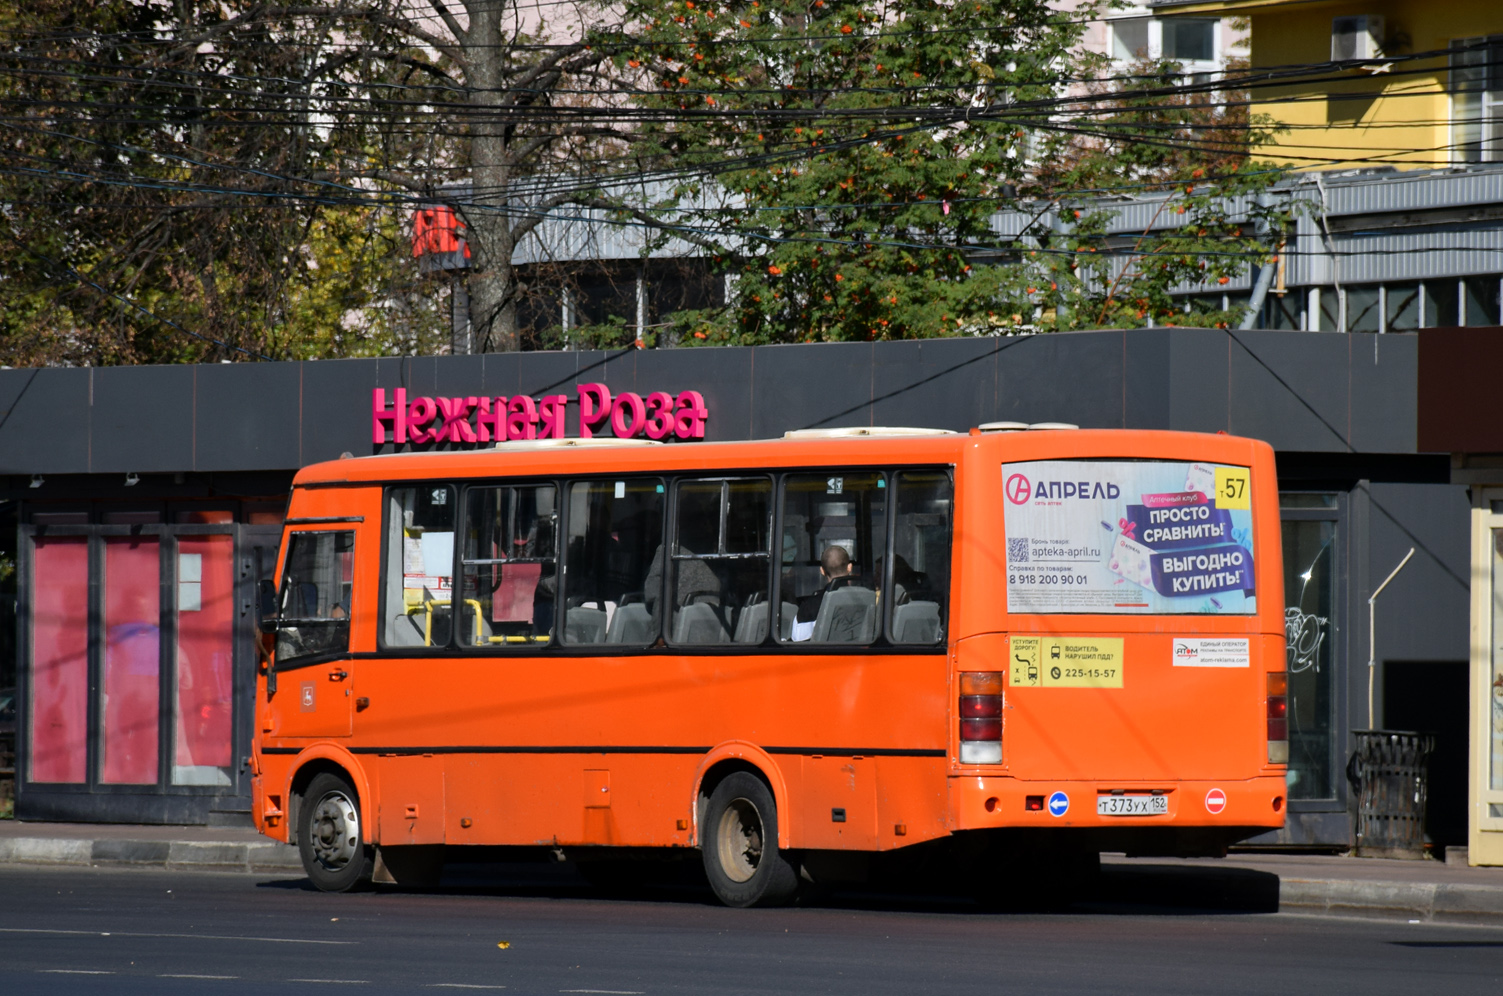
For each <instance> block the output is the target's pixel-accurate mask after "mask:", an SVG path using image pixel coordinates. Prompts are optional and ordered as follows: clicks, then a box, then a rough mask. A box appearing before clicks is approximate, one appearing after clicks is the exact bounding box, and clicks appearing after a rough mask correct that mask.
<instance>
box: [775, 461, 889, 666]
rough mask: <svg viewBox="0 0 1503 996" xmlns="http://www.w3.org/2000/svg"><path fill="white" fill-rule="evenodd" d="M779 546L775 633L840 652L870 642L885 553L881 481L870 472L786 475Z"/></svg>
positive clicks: (873, 636)
mask: <svg viewBox="0 0 1503 996" xmlns="http://www.w3.org/2000/svg"><path fill="white" fill-rule="evenodd" d="M782 545H783V554H782V565H783V576H782V601H783V603H785V604H783V605H781V606H780V614H781V615H782V616H783V617H784V618H785V621H783V622H782V623H780V625H782V626H784V627H786V629H787V631H788V633H789V638H790V639H792V640H794V641H796V642H802V641H810V642H812V643H845V644H867V643H871V642H872V641H873V640H874V639H876V636H877V631H878V613H877V589H878V586H879V584H880V581H881V573H880V571H881V570H882V566H883V564H882V560H883V558H884V557H885V556H886V553H887V549H886V547H887V479H886V477H885V476H884V475H883V474H879V473H872V472H869V471H868V472H850V471H830V472H828V473H822V474H790V475H788V477H787V478H786V479H785V481H784V484H783V537H782ZM790 609H792V611H793V616H794V619H793V622H792V624H791V625H789V624H788V623H787V622H786V616H787V614H788V612H789V610H790Z"/></svg>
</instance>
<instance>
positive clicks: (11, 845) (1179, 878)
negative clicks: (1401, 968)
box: [0, 820, 1503, 925]
mask: <svg viewBox="0 0 1503 996" xmlns="http://www.w3.org/2000/svg"><path fill="white" fill-rule="evenodd" d="M0 864H33V865H75V866H101V867H105V866H112V867H143V868H151V867H156V868H167V869H171V870H177V871H218V872H224V871H234V872H247V873H254V874H262V875H289V876H300V875H301V874H302V865H301V863H300V862H299V860H298V855H297V850H296V849H295V848H293V847H290V846H288V845H286V844H281V843H277V842H276V841H272V840H268V839H267V838H265V837H262V836H261V835H260V834H258V833H256V832H255V831H254V830H250V829H244V828H238V827H182V826H134V825H131V826H126V825H113V824H82V823H23V822H18V821H15V820H4V821H0ZM1102 866H1103V879H1102V889H1101V893H1102V894H1101V897H1100V898H1101V899H1103V900H1105V901H1108V902H1113V903H1116V902H1122V901H1130V902H1134V903H1140V904H1143V905H1147V906H1154V905H1183V906H1191V907H1203V908H1205V907H1211V908H1228V909H1243V910H1249V911H1268V912H1271V911H1274V910H1278V911H1284V912H1307V913H1318V914H1348V915H1366V916H1383V917H1393V918H1403V919H1409V920H1420V921H1435V922H1448V923H1465V922H1472V923H1489V924H1494V925H1503V868H1469V867H1466V866H1465V865H1464V864H1447V863H1444V862H1441V861H1434V860H1425V861H1395V860H1387V859H1376V858H1353V857H1339V856H1329V855H1301V854H1247V853H1237V854H1233V855H1231V856H1229V857H1226V858H1186V859H1173V858H1125V857H1122V856H1120V855H1104V856H1103V858H1102Z"/></svg>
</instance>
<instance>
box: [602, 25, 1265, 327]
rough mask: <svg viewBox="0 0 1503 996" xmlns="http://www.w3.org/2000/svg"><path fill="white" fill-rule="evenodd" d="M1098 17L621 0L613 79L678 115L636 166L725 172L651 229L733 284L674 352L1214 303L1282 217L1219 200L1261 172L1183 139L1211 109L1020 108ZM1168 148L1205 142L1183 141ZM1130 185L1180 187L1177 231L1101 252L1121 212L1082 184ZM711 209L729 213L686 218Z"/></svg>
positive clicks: (1234, 141) (1085, 318) (1105, 99)
mask: <svg viewBox="0 0 1503 996" xmlns="http://www.w3.org/2000/svg"><path fill="white" fill-rule="evenodd" d="M1098 10H1099V6H1098V5H1087V6H1085V7H1082V8H1079V9H1077V10H1075V11H1073V12H1072V14H1071V15H1070V16H1062V15H1060V14H1059V13H1058V12H1056V11H1055V10H1053V9H1051V7H1050V6H1049V5H1048V4H1046V3H1043V2H1035V0H979V2H978V0H945V2H935V0H902V2H895V3H883V2H879V0H769V2H766V3H763V2H760V0H750V2H742V0H732V2H729V3H718V2H697V0H634V2H632V3H629V4H628V11H629V13H630V15H631V16H632V17H633V18H634V19H636V20H637V21H639V22H640V23H641V25H642V29H641V32H640V44H638V45H637V46H635V47H634V48H632V49H631V50H629V51H626V52H623V53H622V54H621V55H620V57H619V59H618V64H619V65H620V66H621V67H622V68H623V69H624V70H635V71H637V72H639V73H641V74H642V79H641V83H642V86H643V88H644V89H645V90H647V91H648V93H649V95H648V96H646V97H644V98H643V103H645V104H646V105H647V106H648V107H649V108H652V109H654V110H657V111H659V112H673V111H677V112H678V114H677V116H675V118H674V120H672V121H671V122H670V123H666V124H660V125H658V126H656V127H652V128H649V129H647V130H646V132H645V133H644V136H643V141H642V143H641V145H640V146H639V153H640V154H641V155H642V156H643V157H644V158H648V159H654V158H655V159H657V160H659V161H662V162H672V163H674V164H677V165H682V166H687V167H691V168H693V167H697V168H699V169H702V170H704V171H705V172H706V173H708V174H711V175H713V176H714V177H715V178H716V180H714V181H692V182H685V183H682V184H680V185H679V187H678V188H677V190H676V191H675V194H676V198H675V199H674V200H673V201H672V206H673V207H676V208H678V209H679V210H680V211H682V212H683V213H682V214H670V213H669V212H668V211H667V210H660V211H659V213H658V215H657V217H659V218H660V219H662V220H671V221H672V222H673V223H675V224H682V225H684V226H685V228H687V230H688V237H697V239H698V241H700V242H701V244H703V245H705V246H706V248H707V249H708V251H709V252H710V253H712V255H713V256H714V258H715V260H716V262H717V264H719V265H720V266H721V267H722V268H723V270H724V272H726V273H729V274H731V275H732V276H733V277H734V278H735V282H736V293H735V294H734V296H733V298H732V300H731V301H730V302H729V303H728V305H727V307H725V308H724V309H711V310H704V311H699V312H694V313H686V314H682V315H680V316H678V317H679V328H677V329H676V330H674V332H675V333H676V335H678V336H679V337H680V338H681V340H682V341H683V342H684V343H686V344H695V343H704V344H715V343H766V342H798V341H862V340H871V339H892V338H925V337H932V336H944V335H963V334H969V335H978V334H997V333H1003V332H1010V331H1017V330H1024V329H1028V330H1037V331H1049V330H1053V329H1058V328H1093V327H1100V326H1102V325H1128V326H1131V325H1137V324H1143V323H1144V322H1146V321H1151V320H1157V321H1162V320H1163V319H1164V318H1165V316H1166V315H1169V314H1170V313H1171V312H1170V304H1169V289H1170V288H1171V287H1173V286H1174V285H1176V284H1178V283H1181V282H1184V281H1187V280H1189V281H1192V282H1196V281H1209V282H1211V286H1212V287H1214V286H1216V281H1222V282H1225V281H1223V280H1222V278H1227V279H1230V278H1231V277H1233V276H1235V275H1236V274H1238V273H1240V272H1244V271H1245V270H1246V269H1247V268H1248V266H1249V265H1251V264H1253V263H1257V262H1261V260H1262V258H1263V255H1264V254H1266V252H1267V248H1268V247H1267V245H1266V244H1265V240H1262V239H1260V235H1261V232H1262V230H1263V228H1264V227H1265V223H1266V222H1267V221H1268V220H1269V217H1265V216H1272V215H1273V214H1275V213H1276V212H1274V211H1273V210H1272V209H1267V210H1265V209H1259V208H1254V209H1253V212H1252V214H1251V215H1249V214H1248V213H1247V212H1246V211H1242V212H1239V213H1237V214H1235V215H1234V214H1233V213H1232V210H1231V205H1230V203H1229V198H1235V197H1246V196H1250V195H1253V194H1256V192H1257V191H1259V190H1261V189H1263V188H1265V187H1266V186H1268V184H1270V183H1271V182H1272V180H1273V178H1274V177H1273V174H1270V173H1267V172H1264V171H1261V170H1251V169H1248V168H1246V165H1245V159H1246V142H1245V136H1246V130H1245V129H1240V130H1239V129H1238V127H1237V125H1236V123H1235V122H1227V123H1225V125H1224V128H1223V130H1224V131H1226V132H1227V134H1226V135H1225V136H1220V137H1221V138H1226V139H1227V141H1225V142H1219V144H1215V145H1214V146H1213V148H1214V151H1213V152H1212V153H1211V154H1207V153H1206V152H1205V148H1206V145H1207V143H1206V142H1204V141H1199V140H1198V139H1199V138H1200V137H1202V136H1201V134H1200V133H1201V132H1202V131H1204V129H1205V126H1206V124H1207V122H1208V121H1209V120H1210V117H1214V116H1215V115H1216V114H1219V113H1220V111H1219V110H1218V109H1217V108H1219V106H1220V104H1219V102H1217V101H1215V100H1211V99H1201V98H1192V99H1188V100H1174V99H1170V100H1168V101H1167V102H1166V101H1165V100H1164V98H1163V97H1162V96H1161V95H1160V96H1144V97H1133V96H1123V95H1121V94H1118V93H1113V92H1111V91H1109V90H1107V89H1105V88H1101V89H1098V90H1096V91H1086V92H1083V93H1081V94H1080V96H1081V97H1082V98H1083V99H1082V100H1080V101H1079V102H1078V104H1077V105H1074V106H1070V107H1068V108H1065V109H1063V110H1057V109H1055V108H1053V107H1046V108H1044V109H1042V110H1038V111H1031V110H1029V108H1030V107H1031V106H1033V104H1034V102H1044V101H1050V100H1051V99H1053V98H1056V97H1057V96H1058V95H1060V94H1062V93H1066V92H1070V90H1071V87H1070V85H1068V84H1067V81H1068V80H1071V79H1079V78H1083V77H1089V76H1090V75H1091V74H1093V73H1095V72H1096V71H1098V70H1099V69H1100V68H1101V65H1102V63H1103V60H1102V59H1101V57H1099V56H1092V55H1089V54H1081V53H1080V51H1079V41H1080V36H1081V33H1082V31H1083V28H1084V25H1085V23H1086V21H1087V20H1088V19H1089V18H1090V17H1091V16H1093V15H1094V14H1095V13H1097V12H1098ZM1144 85H1145V84H1143V83H1141V82H1138V83H1133V84H1132V85H1131V86H1130V87H1127V88H1126V89H1128V90H1130V91H1131V90H1140V89H1141V88H1142V87H1143V86H1144ZM1148 85H1152V82H1151V81H1150V83H1149V84H1148ZM1076 89H1077V90H1078V89H1079V88H1076ZM1176 132H1179V133H1190V134H1193V135H1195V136H1196V137H1197V141H1192V142H1189V143H1184V142H1178V143H1177V142H1175V141H1173V140H1172V139H1173V138H1174V135H1175V133H1176ZM1098 134H1104V135H1107V136H1108V137H1109V138H1110V137H1112V136H1116V137H1118V138H1120V141H1116V142H1113V141H1106V142H1100V141H1094V140H1093V139H1092V137H1091V136H1093V135H1098ZM1166 135H1167V136H1169V138H1170V139H1171V140H1170V141H1164V140H1163V139H1164V137H1165V136H1166ZM1145 138H1146V140H1145ZM1144 180H1147V181H1149V182H1151V183H1158V184H1166V185H1167V184H1172V186H1170V187H1169V188H1168V189H1169V197H1168V200H1167V201H1166V202H1165V204H1164V207H1163V210H1164V211H1166V212H1169V215H1168V216H1169V217H1171V218H1174V219H1177V220H1179V221H1180V222H1181V224H1180V225H1179V227H1178V228H1177V230H1175V231H1174V232H1172V233H1171V234H1169V235H1167V236H1165V235H1157V234H1156V235H1145V236H1144V237H1143V238H1141V239H1137V240H1134V244H1133V245H1131V246H1128V247H1124V246H1120V245H1116V244H1109V243H1108V242H1107V240H1106V238H1105V232H1106V227H1107V224H1108V222H1109V220H1110V218H1111V215H1112V210H1111V209H1110V207H1108V206H1106V204H1105V202H1103V201H1102V200H1100V199H1093V198H1090V197H1088V196H1084V195H1082V194H1081V193H1080V191H1083V190H1098V189H1102V188H1107V189H1111V188H1115V187H1121V186H1123V185H1124V184H1131V183H1134V182H1141V181H1144ZM1133 192H1135V193H1136V192H1139V191H1137V190H1134V191H1133ZM704 201H710V202H713V203H718V204H719V205H720V206H719V207H715V208H709V209H699V208H696V209H694V210H693V211H686V210H685V209H684V208H683V205H685V204H688V203H701V202H704ZM1006 208H1015V209H1018V210H1021V211H1024V212H1027V213H1028V214H1029V215H1033V216H1036V221H1035V223H1034V224H1031V225H1029V226H1028V227H1027V228H1026V229H1025V231H1024V232H1022V233H1021V237H1018V238H1009V237H1004V236H1002V235H1000V234H998V233H996V232H994V231H993V228H992V225H993V219H994V216H995V214H996V212H997V211H999V210H1001V209H1006ZM677 234H680V235H681V236H683V235H684V234H685V233H684V232H683V231H682V230H680V231H679V232H678V233H677ZM1124 248H1126V249H1129V250H1130V252H1129V254H1128V256H1127V265H1126V268H1125V272H1119V271H1122V267H1121V266H1120V260H1121V251H1122V250H1123V249H1124ZM1108 250H1115V251H1116V252H1115V254H1114V253H1112V252H1109V251H1108ZM1114 259H1116V260H1118V265H1116V266H1115V267H1114V264H1113V260H1114ZM1199 317H1201V318H1206V319H1214V320H1216V321H1227V320H1230V316H1227V315H1221V314H1217V315H1214V316H1205V315H1202V316H1199Z"/></svg>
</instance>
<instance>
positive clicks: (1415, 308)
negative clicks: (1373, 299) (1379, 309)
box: [1383, 284, 1420, 332]
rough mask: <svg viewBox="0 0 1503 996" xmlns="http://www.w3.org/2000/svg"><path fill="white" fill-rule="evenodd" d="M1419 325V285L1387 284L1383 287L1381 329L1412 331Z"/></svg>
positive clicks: (1386, 330) (1387, 330)
mask: <svg viewBox="0 0 1503 996" xmlns="http://www.w3.org/2000/svg"><path fill="white" fill-rule="evenodd" d="M1419 327H1420V285H1419V284H1387V285H1385V286H1384V288H1383V331H1385V332H1413V331H1414V330H1415V329H1417V328H1419Z"/></svg>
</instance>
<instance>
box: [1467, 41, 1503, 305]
mask: <svg viewBox="0 0 1503 996" xmlns="http://www.w3.org/2000/svg"><path fill="white" fill-rule="evenodd" d="M1500 58H1503V53H1500ZM1498 292H1499V280H1498V277H1496V276H1486V277H1466V278H1465V279H1463V280H1462V281H1461V288H1460V293H1461V299H1462V308H1463V311H1462V315H1461V324H1462V325H1471V326H1477V325H1497V324H1499V322H1498V319H1499V314H1498V311H1499V308H1498Z"/></svg>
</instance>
